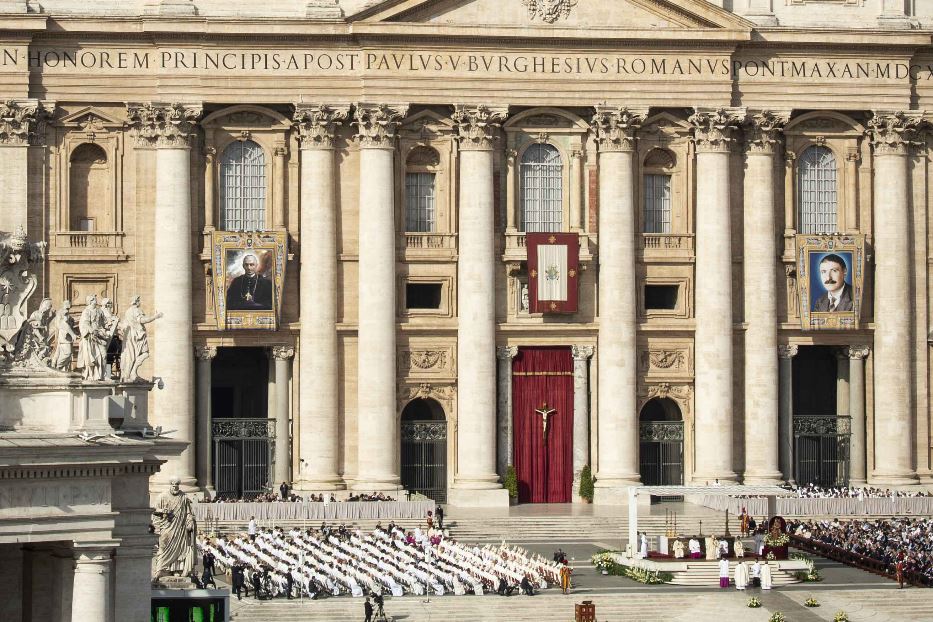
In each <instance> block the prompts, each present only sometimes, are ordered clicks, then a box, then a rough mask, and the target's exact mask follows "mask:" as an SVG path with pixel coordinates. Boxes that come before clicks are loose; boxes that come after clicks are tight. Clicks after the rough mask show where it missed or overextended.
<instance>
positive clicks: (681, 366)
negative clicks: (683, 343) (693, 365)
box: [641, 349, 689, 372]
mask: <svg viewBox="0 0 933 622" xmlns="http://www.w3.org/2000/svg"><path fill="white" fill-rule="evenodd" d="M641 366H642V369H644V370H646V371H649V372H650V371H655V370H660V371H672V370H673V371H687V370H688V369H689V364H688V361H687V350H685V349H669V350H646V351H644V352H642V353H641Z"/></svg>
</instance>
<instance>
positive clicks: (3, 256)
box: [0, 227, 45, 363]
mask: <svg viewBox="0 0 933 622" xmlns="http://www.w3.org/2000/svg"><path fill="white" fill-rule="evenodd" d="M44 256H45V242H35V243H33V242H28V241H27V240H26V232H25V231H24V230H23V228H22V227H19V228H17V230H16V232H15V233H9V232H4V231H0V350H2V352H3V358H4V359H5V362H7V363H12V362H13V358H14V356H15V355H14V353H13V351H14V349H15V340H16V338H17V337H18V335H19V333H20V329H21V328H22V327H23V324H24V323H25V322H26V321H27V320H28V319H29V316H28V314H27V311H26V304H27V302H28V301H29V298H30V296H32V294H33V293H34V292H35V291H36V286H37V284H38V279H37V278H36V275H35V273H34V272H33V271H32V270H31V269H30V268H31V267H32V266H35V265H36V264H39V263H41V262H42V260H43V259H44Z"/></svg>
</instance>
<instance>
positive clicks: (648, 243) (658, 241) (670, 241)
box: [641, 233, 693, 251]
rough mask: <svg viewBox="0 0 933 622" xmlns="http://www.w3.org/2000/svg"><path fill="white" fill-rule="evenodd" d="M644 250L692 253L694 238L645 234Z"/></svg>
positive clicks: (678, 235)
mask: <svg viewBox="0 0 933 622" xmlns="http://www.w3.org/2000/svg"><path fill="white" fill-rule="evenodd" d="M641 237H642V242H643V248H644V249H645V250H646V251H669V250H672V251H692V250H693V236H692V235H689V234H682V233H643V234H642V236H641Z"/></svg>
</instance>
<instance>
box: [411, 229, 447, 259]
mask: <svg viewBox="0 0 933 622" xmlns="http://www.w3.org/2000/svg"><path fill="white" fill-rule="evenodd" d="M398 255H399V259H401V260H403V261H407V262H418V261H454V260H456V258H457V235H456V234H454V233H405V234H403V237H402V239H400V240H399V248H398Z"/></svg>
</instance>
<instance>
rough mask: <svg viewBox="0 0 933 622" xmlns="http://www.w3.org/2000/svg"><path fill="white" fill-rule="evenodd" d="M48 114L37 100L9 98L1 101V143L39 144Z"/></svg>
mask: <svg viewBox="0 0 933 622" xmlns="http://www.w3.org/2000/svg"><path fill="white" fill-rule="evenodd" d="M48 114H49V111H48V110H46V109H45V108H44V107H42V106H40V105H39V102H38V101H36V100H14V99H8V100H5V101H4V102H2V103H0V145H17V146H18V145H22V146H25V145H35V144H39V143H40V142H41V138H42V137H41V133H42V132H41V131H40V130H41V129H42V127H41V126H42V125H44V124H43V123H42V121H43V119H44V118H45V117H47V116H48Z"/></svg>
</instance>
